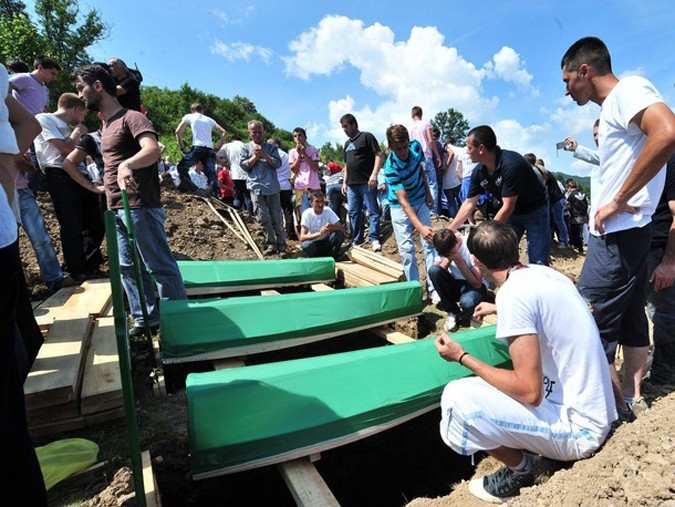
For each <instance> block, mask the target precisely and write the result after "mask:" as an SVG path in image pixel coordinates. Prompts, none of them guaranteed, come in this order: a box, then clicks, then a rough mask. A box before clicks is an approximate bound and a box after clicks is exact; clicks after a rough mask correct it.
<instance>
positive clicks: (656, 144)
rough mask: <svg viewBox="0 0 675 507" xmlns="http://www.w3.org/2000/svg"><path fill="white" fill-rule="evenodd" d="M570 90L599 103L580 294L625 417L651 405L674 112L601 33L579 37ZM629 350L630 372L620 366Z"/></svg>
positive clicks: (567, 73)
mask: <svg viewBox="0 0 675 507" xmlns="http://www.w3.org/2000/svg"><path fill="white" fill-rule="evenodd" d="M560 66H561V68H562V79H563V82H564V83H565V95H570V96H571V97H572V99H574V101H575V102H576V103H577V104H578V105H580V106H583V105H585V104H587V103H588V102H589V101H591V102H595V103H596V104H598V105H599V106H600V107H601V111H600V124H599V128H598V151H599V155H600V167H599V169H598V170H596V171H593V173H591V205H592V209H591V213H590V223H589V230H590V232H591V236H590V238H589V245H588V253H587V255H586V261H585V262H584V266H583V268H582V270H581V275H580V276H579V283H578V285H579V291H580V292H581V294H582V295H583V296H584V297H585V298H586V299H587V300H588V301H589V302H590V304H591V305H592V307H593V316H594V317H595V320H596V322H597V324H598V329H599V330H600V337H601V338H602V340H603V343H604V345H605V352H606V354H607V359H608V360H609V363H610V373H611V376H612V380H613V385H614V396H615V398H616V404H617V407H618V408H619V415H620V416H621V417H622V418H624V419H627V420H630V419H632V418H633V417H634V416H632V415H631V413H630V410H629V408H632V409H633V412H639V411H641V410H644V409H645V408H646V404H645V402H644V400H643V399H642V397H641V394H640V383H641V381H642V377H643V376H644V369H645V362H646V360H647V353H648V350H649V333H648V327H647V317H646V315H645V312H644V303H645V288H646V285H647V254H648V251H649V245H650V242H651V238H652V228H651V220H652V215H653V214H654V210H655V208H656V204H657V202H658V199H659V197H660V196H661V192H662V191H663V184H664V179H665V170H664V166H665V164H666V162H667V160H668V158H669V157H670V156H671V155H672V153H673V149H675V115H673V112H672V111H671V110H670V108H669V107H668V106H667V105H666V104H665V102H664V101H663V97H661V95H660V94H659V92H658V91H657V90H656V88H654V86H653V85H652V84H651V83H650V82H649V81H647V80H646V79H644V78H642V77H638V76H630V77H626V78H624V79H621V81H619V79H618V78H617V77H616V76H615V75H614V74H613V73H612V63H611V58H610V55H609V51H608V49H607V46H605V44H604V43H603V42H602V41H601V40H600V39H598V38H596V37H585V38H583V39H580V40H578V41H577V42H575V43H574V44H573V45H572V46H571V47H570V48H569V49H568V50H567V52H566V53H565V55H564V56H563V58H562V61H561V62H560ZM619 343H620V344H621V345H622V347H623V355H624V376H623V380H620V379H619V374H618V372H617V371H616V368H614V358H615V354H616V348H617V345H618V344H619Z"/></svg>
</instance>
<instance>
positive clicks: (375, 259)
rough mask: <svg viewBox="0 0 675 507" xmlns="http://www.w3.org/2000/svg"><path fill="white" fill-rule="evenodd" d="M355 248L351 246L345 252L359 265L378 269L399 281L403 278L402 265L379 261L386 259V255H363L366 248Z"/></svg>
mask: <svg viewBox="0 0 675 507" xmlns="http://www.w3.org/2000/svg"><path fill="white" fill-rule="evenodd" d="M357 248H358V247H353V248H352V249H350V250H349V251H348V252H347V256H348V257H349V259H350V260H351V261H352V262H354V263H356V264H359V265H361V266H365V267H368V268H370V269H373V270H375V271H379V272H380V273H384V274H385V275H387V276H391V277H392V278H395V279H396V280H398V281H401V280H403V279H404V278H405V274H404V273H403V266H402V265H399V266H391V265H389V264H387V263H383V262H381V260H382V259H386V257H383V256H381V255H378V254H372V255H365V253H364V252H367V250H364V249H362V248H359V249H357Z"/></svg>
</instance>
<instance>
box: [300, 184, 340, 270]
mask: <svg viewBox="0 0 675 507" xmlns="http://www.w3.org/2000/svg"><path fill="white" fill-rule="evenodd" d="M310 204H311V207H310V208H307V209H306V210H305V211H304V212H303V213H302V217H301V218H300V241H301V242H302V243H301V246H302V251H303V252H305V255H306V256H307V257H323V256H328V255H330V256H331V257H333V258H334V259H335V258H337V256H338V255H339V253H340V247H341V246H342V242H343V241H344V239H345V227H344V225H342V224H341V223H340V219H339V218H338V216H337V215H336V214H335V212H334V211H333V210H332V209H330V208H327V207H326V202H325V199H324V196H323V192H322V191H321V190H313V191H312V194H311V201H310Z"/></svg>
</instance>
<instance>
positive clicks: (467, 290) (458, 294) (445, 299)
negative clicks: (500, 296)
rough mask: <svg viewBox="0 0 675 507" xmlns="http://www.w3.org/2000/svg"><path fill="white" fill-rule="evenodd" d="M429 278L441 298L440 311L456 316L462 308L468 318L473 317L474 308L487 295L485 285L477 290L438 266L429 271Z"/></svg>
mask: <svg viewBox="0 0 675 507" xmlns="http://www.w3.org/2000/svg"><path fill="white" fill-rule="evenodd" d="M429 278H431V281H432V283H433V284H434V287H435V288H436V292H437V293H438V295H439V297H440V298H441V302H440V303H439V304H438V307H439V309H442V310H445V311H447V312H452V313H454V314H455V315H457V314H459V312H460V307H461V310H464V311H465V312H466V314H467V315H468V316H471V315H473V310H474V308H476V306H478V303H480V302H482V301H483V299H485V295H486V294H487V289H486V288H485V285H484V284H481V286H480V289H476V288H474V287H472V286H471V285H470V284H469V282H467V281H466V280H461V279H457V278H455V277H454V276H452V274H451V273H450V271H448V270H447V269H443V268H442V267H440V266H437V265H433V266H432V267H431V269H430V270H429ZM457 303H459V306H458V305H457Z"/></svg>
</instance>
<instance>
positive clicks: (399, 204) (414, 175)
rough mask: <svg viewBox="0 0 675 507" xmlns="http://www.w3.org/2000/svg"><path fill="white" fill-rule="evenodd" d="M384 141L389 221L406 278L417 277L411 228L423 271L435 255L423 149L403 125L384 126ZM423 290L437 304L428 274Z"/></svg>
mask: <svg viewBox="0 0 675 507" xmlns="http://www.w3.org/2000/svg"><path fill="white" fill-rule="evenodd" d="M387 143H388V144H389V154H388V155H387V158H386V160H385V163H384V177H385V179H386V181H387V185H388V187H389V196H388V197H389V207H390V210H391V224H392V226H393V228H394V235H395V236H396V243H397V244H398V252H399V254H400V255H401V261H402V263H403V271H404V273H405V276H406V279H408V280H419V279H420V274H419V269H418V267H417V260H416V259H415V239H414V238H413V232H414V231H417V232H418V233H419V235H420V238H421V243H422V248H423V249H424V262H425V264H426V269H427V273H428V272H429V269H430V268H431V267H432V266H433V265H434V260H435V257H436V251H435V250H434V247H433V245H432V243H431V242H432V240H433V238H434V230H433V229H432V228H431V212H430V207H431V206H433V203H434V199H433V196H432V195H431V191H430V190H429V184H428V183H427V179H426V176H425V175H424V164H423V162H424V152H423V151H422V146H421V145H420V143H419V141H416V140H412V141H411V140H410V136H409V135H408V130H407V129H406V128H405V127H404V126H403V125H392V126H391V127H389V128H388V129H387ZM427 289H428V295H429V299H430V300H431V301H432V302H434V303H437V302H438V301H439V300H440V298H439V297H438V295H437V294H436V290H435V289H434V286H433V284H432V283H431V280H430V279H429V278H428V277H427Z"/></svg>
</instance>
